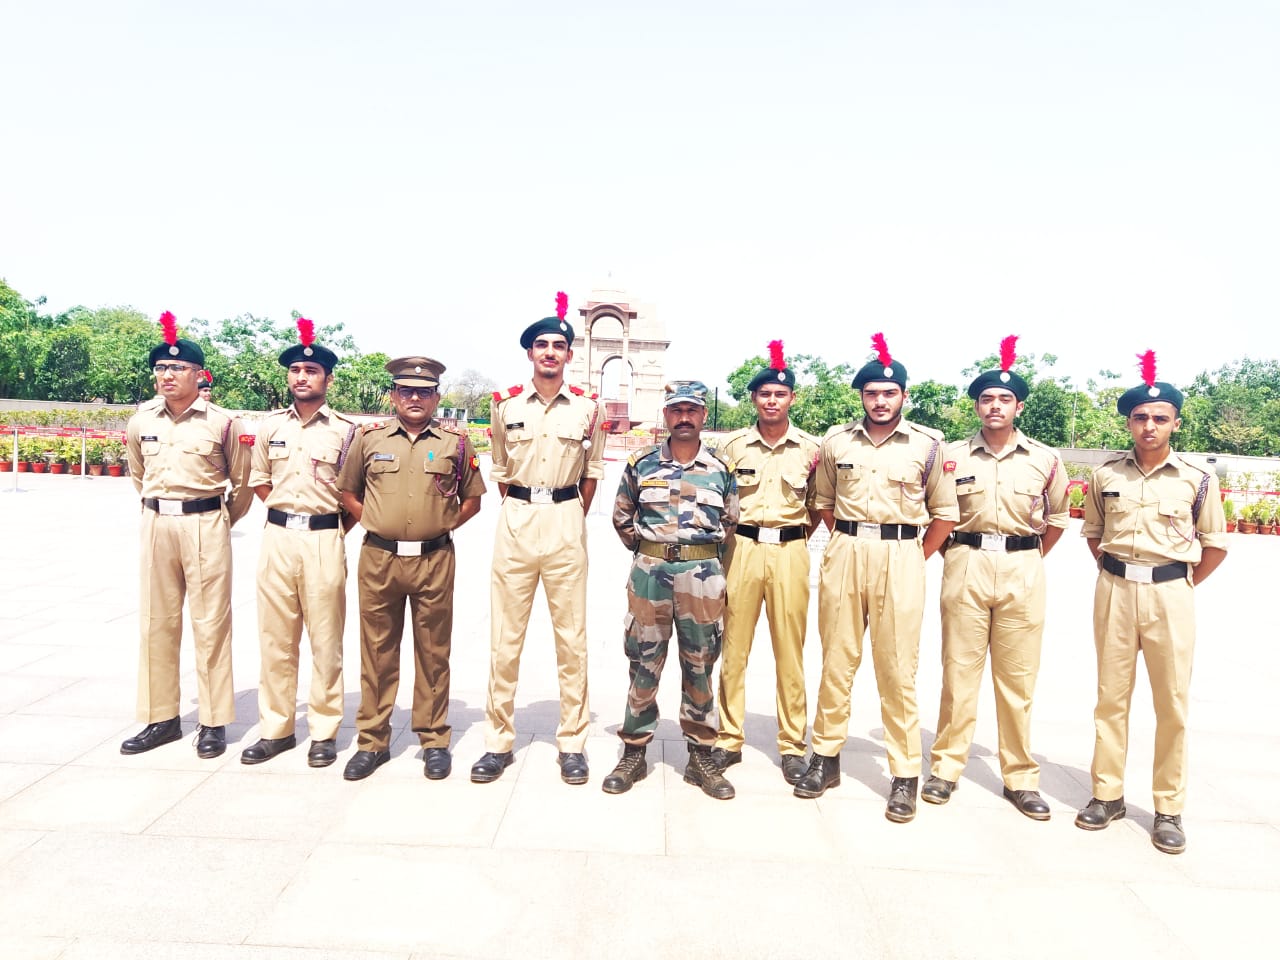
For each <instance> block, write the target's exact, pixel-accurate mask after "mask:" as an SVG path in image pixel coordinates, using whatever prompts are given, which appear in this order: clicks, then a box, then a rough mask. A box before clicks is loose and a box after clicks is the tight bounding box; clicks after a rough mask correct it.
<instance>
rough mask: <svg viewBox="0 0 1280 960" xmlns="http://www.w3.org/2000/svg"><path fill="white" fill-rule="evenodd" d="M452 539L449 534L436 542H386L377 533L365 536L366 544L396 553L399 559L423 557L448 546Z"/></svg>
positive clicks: (441, 536) (442, 535) (438, 538)
mask: <svg viewBox="0 0 1280 960" xmlns="http://www.w3.org/2000/svg"><path fill="white" fill-rule="evenodd" d="M451 539H452V535H451V534H448V533H442V534H440V536H438V537H436V538H435V539H434V540H386V539H383V538H382V537H380V536H378V535H377V534H376V533H366V534H365V535H364V542H365V543H367V544H369V545H370V546H373V547H377V548H379V549H380V550H385V551H387V553H394V554H395V555H396V556H397V557H421V556H423V555H424V554H428V553H430V552H431V551H432V550H439V549H440V548H441V547H444V546H447V545H448V544H449V541H450V540H451Z"/></svg>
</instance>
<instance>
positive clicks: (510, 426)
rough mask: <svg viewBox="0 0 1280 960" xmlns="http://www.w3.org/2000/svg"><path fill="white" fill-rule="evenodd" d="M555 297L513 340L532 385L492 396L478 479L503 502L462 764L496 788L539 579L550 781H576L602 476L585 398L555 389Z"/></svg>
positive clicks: (558, 358) (597, 431) (562, 343)
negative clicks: (483, 664) (553, 767)
mask: <svg viewBox="0 0 1280 960" xmlns="http://www.w3.org/2000/svg"><path fill="white" fill-rule="evenodd" d="M556 301H557V304H556V306H557V309H556V316H554V317H544V318H543V319H541V320H539V321H537V322H536V323H533V324H531V325H530V326H529V327H527V328H526V329H525V331H524V333H523V334H521V335H520V346H522V347H524V349H525V352H526V353H527V354H528V357H529V359H530V360H531V361H532V362H533V379H532V380H531V381H530V382H529V383H528V384H527V385H525V386H515V387H511V388H510V389H509V390H508V391H507V392H506V393H505V394H496V393H495V394H494V403H493V410H492V415H491V416H492V421H493V472H492V474H490V478H491V479H492V480H494V481H495V482H496V483H497V484H498V492H499V493H501V494H502V498H503V499H502V516H501V517H500V518H499V520H498V532H497V535H496V537H495V541H494V546H493V574H492V579H491V586H490V592H489V596H490V600H489V609H490V613H491V626H490V635H489V636H490V655H489V656H490V659H489V695H488V702H487V705H486V707H485V720H486V722H485V750H486V751H488V752H486V753H485V754H484V756H482V757H481V758H480V759H479V760H477V761H476V762H475V764H474V765H473V766H472V767H471V780H472V782H474V783H490V782H492V781H494V780H497V779H498V778H499V777H500V776H502V771H503V770H505V769H506V768H507V767H509V766H510V765H511V763H512V760H513V757H512V747H513V746H514V745H515V737H516V728H515V700H516V680H517V678H518V677H519V675H520V654H521V652H522V651H523V650H524V638H525V630H526V629H527V627H528V624H529V613H530V611H531V610H532V609H533V594H534V591H535V590H537V588H538V580H539V579H541V580H542V589H543V592H544V593H546V595H547V606H548V607H549V608H550V611H551V626H552V629H553V631H554V632H555V643H556V663H557V665H558V667H559V678H560V722H559V725H558V726H557V728H556V746H557V747H558V749H559V755H558V762H559V764H560V778H561V779H562V780H564V782H565V783H572V784H583V783H586V782H587V777H588V769H587V757H586V753H585V752H584V749H583V748H584V746H585V745H586V740H587V727H588V725H589V724H590V722H591V713H590V711H589V709H588V707H587V530H586V513H587V511H588V510H589V509H590V508H591V499H592V498H593V497H594V496H595V492H596V483H597V482H598V481H599V479H600V477H601V476H603V474H604V467H603V463H602V458H603V454H604V442H603V438H602V436H601V434H602V426H601V423H600V417H599V408H598V406H597V404H596V402H595V401H594V400H592V399H589V398H588V397H586V396H584V395H583V392H582V390H580V389H579V388H577V387H570V386H567V385H566V384H565V382H564V371H565V366H566V365H567V364H568V363H569V361H571V360H572V359H573V327H571V326H570V325H569V324H568V323H567V322H566V321H565V319H564V315H565V312H566V311H567V309H568V304H569V301H568V297H566V296H565V295H564V294H563V293H561V294H558V295H557V297H556Z"/></svg>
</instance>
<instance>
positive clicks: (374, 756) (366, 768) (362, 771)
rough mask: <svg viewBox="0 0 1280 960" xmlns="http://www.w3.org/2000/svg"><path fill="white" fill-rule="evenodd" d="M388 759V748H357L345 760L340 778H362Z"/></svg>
mask: <svg viewBox="0 0 1280 960" xmlns="http://www.w3.org/2000/svg"><path fill="white" fill-rule="evenodd" d="M390 759H391V751H390V750H357V751H356V752H355V753H354V754H353V755H352V757H351V759H350V760H348V761H347V766H346V768H345V769H344V770H343V771H342V779H343V780H363V779H364V778H365V777H367V776H369V775H370V774H371V773H373V771H375V770H377V769H378V768H379V767H380V766H382V765H383V764H384V763H386V762H387V761H388V760H390Z"/></svg>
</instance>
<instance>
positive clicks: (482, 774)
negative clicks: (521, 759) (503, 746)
mask: <svg viewBox="0 0 1280 960" xmlns="http://www.w3.org/2000/svg"><path fill="white" fill-rule="evenodd" d="M515 762H516V758H515V757H513V756H512V755H511V751H510V750H508V751H507V752H506V753H492V752H490V753H486V754H485V755H484V756H483V757H481V758H480V759H479V760H477V761H476V762H475V763H473V764H472V765H471V782H472V783H493V781H495V780H497V779H498V778H499V777H500V776H502V771H503V770H505V769H507V767H509V766H511V764H513V763H515Z"/></svg>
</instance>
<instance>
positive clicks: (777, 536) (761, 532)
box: [756, 527, 782, 543]
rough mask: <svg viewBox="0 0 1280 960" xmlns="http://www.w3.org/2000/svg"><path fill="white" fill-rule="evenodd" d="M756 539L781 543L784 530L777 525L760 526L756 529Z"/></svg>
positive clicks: (762, 541)
mask: <svg viewBox="0 0 1280 960" xmlns="http://www.w3.org/2000/svg"><path fill="white" fill-rule="evenodd" d="M756 540H758V541H759V542H760V543H781V542H782V531H781V530H779V529H778V528H777V527H758V528H757V529H756Z"/></svg>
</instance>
